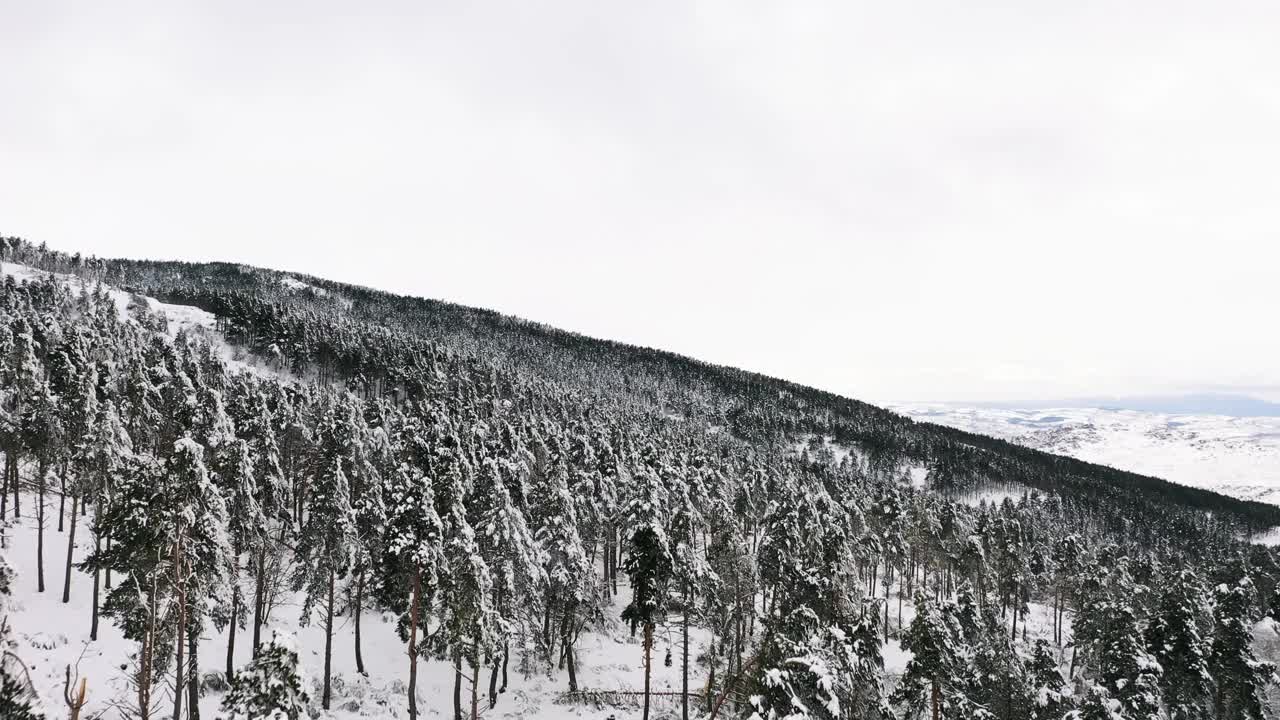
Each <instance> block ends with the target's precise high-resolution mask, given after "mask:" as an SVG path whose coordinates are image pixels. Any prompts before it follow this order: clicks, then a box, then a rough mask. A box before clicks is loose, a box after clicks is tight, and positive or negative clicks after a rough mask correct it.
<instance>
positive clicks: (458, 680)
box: [453, 649, 462, 720]
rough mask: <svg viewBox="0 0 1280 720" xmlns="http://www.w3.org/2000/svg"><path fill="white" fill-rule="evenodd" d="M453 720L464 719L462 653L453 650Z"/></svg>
mask: <svg viewBox="0 0 1280 720" xmlns="http://www.w3.org/2000/svg"><path fill="white" fill-rule="evenodd" d="M453 720H462V653H461V652H460V651H459V650H456V649H455V650H454V651H453Z"/></svg>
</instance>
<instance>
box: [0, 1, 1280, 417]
mask: <svg viewBox="0 0 1280 720" xmlns="http://www.w3.org/2000/svg"><path fill="white" fill-rule="evenodd" d="M1277 37H1280V5H1278V4H1277V3H1275V2H1274V1H1273V0H1265V1H1259V2H1237V1H1234V0H1205V1H1204V2H1195V3H1189V2H1176V1H1170V0H1159V1H1156V0H1152V1H1149V2H1148V1H1136V2H1098V3H1090V2H1062V0H1053V1H1052V2H1041V1H1039V0H1016V1H1015V0H1010V1H1008V2H990V3H976V4H975V3H957V2H954V1H953V0H939V1H938V2H849V1H848V0H832V1H830V2H818V1H814V2H776V3H769V4H765V3H756V2H744V1H743V0H726V1H724V2H696V3H695V2H688V1H682V2H616V3H615V2H601V1H600V0H583V1H582V2H523V1H522V2H510V3H489V2H422V1H421V0H418V1H414V2H405V3H401V4H393V3H381V4H380V3H369V2H363V3H343V4H337V3H333V4H331V3H326V2H316V1H314V0H308V1H307V2H258V1H255V2H226V1H219V2H209V3H182V2H173V1H172V0H170V1H168V2H163V3H155V4H154V5H151V6H147V5H145V4H139V3H130V2H121V3H102V2H86V3H60V2H19V1H11V0H0V233H3V234H8V235H20V236H23V237H26V238H28V239H31V240H34V241H37V242H40V241H44V242H47V243H49V244H50V245H51V246H53V247H57V248H59V249H65V250H71V251H74V250H79V251H82V252H84V253H86V254H90V253H92V254H97V255H107V256H119V255H123V256H132V257H153V258H154V257H158V258H184V259H197V260H198V259H209V260H213V259H217V260H234V261H241V262H246V263H252V264H255V265H263V266H269V267H274V268H281V269H287V270H297V271H301V272H306V273H311V274H315V275H320V276H324V277H329V278H334V279H338V280H344V281H348V282H354V283H359V284H364V285H370V286H374V287H379V288H384V289H388V290H392V291H396V292H402V293H408V294H413V295H423V296H427V297H434V298H444V299H448V300H453V301H457V302H461V303H466V304H469V305H479V306H484V307H490V308H495V309H498V310H501V311H504V312H508V313H513V314H516V315H520V316H523V317H527V318H531V319H535V320H539V321H543V322H547V323H550V324H553V325H557V326H560V327H564V328H568V329H572V330H577V331H581V332H584V333H588V334H591V335H595V336H600V337H607V338H613V339H618V340H624V341H629V342H634V343H639V344H644V345H651V346H656V347H661V348H665V349H670V350H675V351H678V352H681V353H686V354H689V355H693V356H695V357H699V358H702V359H706V360H710V361H714V362H720V363H726V364H731V365H737V366H741V367H745V368H750V369H754V370H760V371H763V372H767V373H770V374H773V375H778V376H782V377H786V378H789V379H793V380H797V381H801V382H805V383H809V384H813V385H817V386H820V387H823V388H827V389H831V390H835V391H838V392H842V393H845V394H849V395H852V396H855V397H860V398H866V399H871V400H1020V399H1026V400H1037V399H1045V398H1049V397H1070V396H1082V395H1090V396H1097V395H1126V394H1147V393H1157V392H1168V391H1183V390H1192V389H1204V388H1213V389H1215V390H1223V389H1228V390H1236V389H1238V390H1243V391H1247V392H1252V393H1254V394H1258V395H1262V396H1267V397H1272V398H1275V397H1277V396H1280V278H1278V274H1280V42H1277Z"/></svg>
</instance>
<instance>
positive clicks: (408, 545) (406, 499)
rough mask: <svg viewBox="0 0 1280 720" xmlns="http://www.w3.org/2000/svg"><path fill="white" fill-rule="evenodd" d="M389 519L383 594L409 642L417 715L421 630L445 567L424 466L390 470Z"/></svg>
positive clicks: (412, 712)
mask: <svg viewBox="0 0 1280 720" xmlns="http://www.w3.org/2000/svg"><path fill="white" fill-rule="evenodd" d="M386 482H387V488H386V499H387V524H386V539H385V542H384V543H383V544H382V548H383V555H384V556H383V559H382V562H381V569H382V573H383V579H382V583H381V584H380V586H379V590H380V594H381V596H382V598H383V602H385V603H386V604H387V605H388V606H389V607H391V608H392V609H393V610H396V611H397V612H399V614H400V620H399V623H398V624H397V629H398V630H399V632H400V637H401V639H402V640H404V641H405V642H407V643H408V646H407V647H408V651H407V654H408V656H409V683H408V691H407V695H408V705H409V707H408V710H409V720H416V719H417V717H418V656H419V655H421V653H422V644H423V643H422V642H421V641H420V640H419V635H418V633H419V631H420V630H421V629H422V628H423V627H425V625H426V623H427V619H428V617H429V616H430V614H431V610H432V605H433V603H432V598H433V596H434V593H435V589H436V581H437V578H438V576H439V574H440V573H441V572H443V571H444V570H445V558H444V554H443V549H442V543H443V539H442V537H443V534H444V531H443V528H442V527H441V524H440V516H439V515H437V514H436V508H435V497H434V495H433V493H432V489H431V483H430V482H429V481H428V480H427V479H426V477H425V476H424V475H423V474H422V472H421V471H419V470H417V469H415V468H412V467H411V466H409V465H408V464H405V465H401V466H400V467H398V468H396V470H395V471H394V472H393V473H391V474H389V475H388V476H386Z"/></svg>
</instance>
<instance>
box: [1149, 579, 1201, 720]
mask: <svg viewBox="0 0 1280 720" xmlns="http://www.w3.org/2000/svg"><path fill="white" fill-rule="evenodd" d="M1161 586H1162V589H1161V592H1160V596H1159V600H1158V604H1157V606H1156V611H1155V615H1154V616H1153V617H1152V618H1151V620H1150V621H1149V622H1148V623H1147V629H1146V642H1147V649H1148V651H1149V652H1150V653H1151V655H1152V656H1153V657H1154V658H1155V659H1156V661H1157V662H1158V663H1160V667H1161V668H1162V669H1163V670H1164V672H1163V674H1162V675H1161V677H1160V690H1161V693H1162V695H1163V700H1164V706H1165V709H1166V712H1168V714H1169V718H1170V720H1201V719H1203V718H1209V717H1211V710H1212V705H1213V678H1212V677H1210V675H1209V666H1208V664H1207V656H1208V653H1209V643H1208V642H1207V640H1205V639H1204V638H1203V637H1202V635H1201V628H1203V627H1205V626H1206V625H1207V624H1209V623H1210V622H1212V620H1211V618H1209V617H1207V615H1208V613H1207V612H1206V609H1207V608H1208V606H1209V601H1208V593H1207V592H1206V591H1205V589H1204V586H1203V585H1202V584H1201V582H1200V578H1199V577H1198V576H1197V575H1196V574H1195V572H1193V571H1191V570H1181V571H1179V572H1177V573H1176V574H1173V576H1172V577H1170V578H1167V579H1166V580H1165V581H1164V582H1163V583H1161Z"/></svg>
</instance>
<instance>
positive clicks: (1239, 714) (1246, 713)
mask: <svg viewBox="0 0 1280 720" xmlns="http://www.w3.org/2000/svg"><path fill="white" fill-rule="evenodd" d="M1254 594H1255V591H1254V588H1253V583H1252V582H1251V581H1250V580H1249V579H1248V578H1247V577H1246V578H1244V579H1243V580H1241V581H1240V582H1239V583H1238V584H1236V585H1235V586H1228V585H1225V584H1223V585H1219V586H1218V587H1217V588H1215V589H1214V593H1213V595H1214V607H1213V642H1212V645H1211V648H1210V651H1209V658H1208V669H1209V673H1210V674H1211V675H1212V676H1213V679H1214V681H1215V688H1214V697H1213V705H1214V711H1215V713H1216V717H1219V718H1228V717H1229V718H1240V720H1261V718H1263V717H1265V714H1264V711H1263V700H1262V691H1263V688H1264V687H1265V686H1266V685H1267V683H1269V682H1275V681H1276V680H1277V678H1276V675H1275V666H1274V665H1272V664H1271V663H1267V662H1261V661H1259V660H1258V659H1257V658H1256V657H1255V656H1254V653H1253V645H1252V641H1253V636H1252V634H1251V633H1250V631H1249V630H1250V623H1249V620H1250V618H1251V617H1252V612H1253V605H1254Z"/></svg>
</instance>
